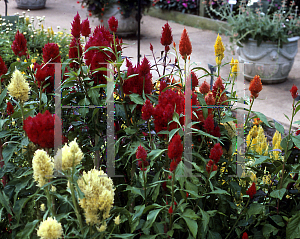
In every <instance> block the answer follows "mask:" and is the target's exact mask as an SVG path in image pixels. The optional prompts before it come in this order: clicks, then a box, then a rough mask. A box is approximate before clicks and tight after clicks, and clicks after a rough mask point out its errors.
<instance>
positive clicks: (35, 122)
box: [23, 110, 54, 148]
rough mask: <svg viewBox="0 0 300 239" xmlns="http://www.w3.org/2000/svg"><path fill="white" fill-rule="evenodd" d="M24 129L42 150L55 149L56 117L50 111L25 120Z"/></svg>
mask: <svg viewBox="0 0 300 239" xmlns="http://www.w3.org/2000/svg"><path fill="white" fill-rule="evenodd" d="M23 129H24V130H25V132H26V134H27V136H28V138H29V139H30V141H31V142H33V143H35V144H38V145H39V146H40V147H42V148H53V147H54V116H53V115H51V114H50V112H49V111H48V110H46V112H45V113H43V114H41V113H38V114H37V116H35V117H31V116H29V117H28V118H27V119H25V120H24V124H23Z"/></svg>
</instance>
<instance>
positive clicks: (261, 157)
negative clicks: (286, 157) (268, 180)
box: [252, 156, 270, 167]
mask: <svg viewBox="0 0 300 239" xmlns="http://www.w3.org/2000/svg"><path fill="white" fill-rule="evenodd" d="M268 159H270V157H268V156H259V158H258V159H255V162H254V164H252V167H253V166H255V165H258V164H262V163H264V162H265V161H266V160H268Z"/></svg>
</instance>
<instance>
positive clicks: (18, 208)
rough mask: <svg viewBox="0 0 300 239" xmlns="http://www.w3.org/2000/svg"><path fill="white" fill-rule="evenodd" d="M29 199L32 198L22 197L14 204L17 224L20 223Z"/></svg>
mask: <svg viewBox="0 0 300 239" xmlns="http://www.w3.org/2000/svg"><path fill="white" fill-rule="evenodd" d="M29 200H30V198H28V197H27V198H21V199H20V200H18V201H16V203H15V205H14V213H15V215H16V218H17V224H19V220H20V216H21V213H22V209H23V207H24V206H25V204H26V203H27V202H28V201H29Z"/></svg>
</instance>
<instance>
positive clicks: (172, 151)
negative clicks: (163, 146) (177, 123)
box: [168, 134, 183, 159]
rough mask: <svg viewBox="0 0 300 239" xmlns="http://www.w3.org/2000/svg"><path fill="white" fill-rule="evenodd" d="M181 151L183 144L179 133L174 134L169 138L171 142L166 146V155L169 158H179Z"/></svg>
mask: <svg viewBox="0 0 300 239" xmlns="http://www.w3.org/2000/svg"><path fill="white" fill-rule="evenodd" d="M182 153H183V145H182V141H181V138H180V135H178V134H176V135H174V136H173V138H172V139H171V142H170V143H169V146H168V156H169V158H170V159H178V158H181V156H182Z"/></svg>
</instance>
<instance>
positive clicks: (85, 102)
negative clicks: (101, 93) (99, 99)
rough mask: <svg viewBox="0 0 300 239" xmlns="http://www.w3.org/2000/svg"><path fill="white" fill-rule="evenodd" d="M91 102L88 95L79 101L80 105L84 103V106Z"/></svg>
mask: <svg viewBox="0 0 300 239" xmlns="http://www.w3.org/2000/svg"><path fill="white" fill-rule="evenodd" d="M90 103H91V102H90V101H89V99H88V98H86V97H85V98H83V99H82V100H80V101H79V105H83V106H86V105H90Z"/></svg>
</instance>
